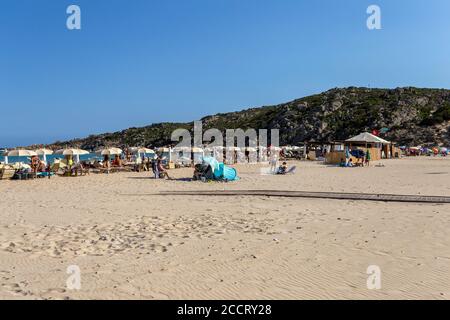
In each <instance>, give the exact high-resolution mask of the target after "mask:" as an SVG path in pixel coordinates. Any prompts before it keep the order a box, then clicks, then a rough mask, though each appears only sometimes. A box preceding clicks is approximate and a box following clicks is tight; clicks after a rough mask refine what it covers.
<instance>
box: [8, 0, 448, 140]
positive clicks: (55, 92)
mask: <svg viewBox="0 0 450 320" xmlns="http://www.w3.org/2000/svg"><path fill="white" fill-rule="evenodd" d="M70 4H77V5H79V6H80V7H81V10H82V30H79V31H69V30H68V29H67V28H66V18H67V16H68V15H67V14H66V8H67V6H68V5H70ZM370 4H378V5H379V6H380V7H381V9H382V27H383V29H382V30H379V31H369V30H368V29H367V27H366V19H367V17H368V15H367V14H366V9H367V7H368V6H369V5H370ZM449 31H450V1H448V0H430V1H426V0H370V1H366V0H345V1H336V0H270V1H269V0H164V1H162V0H160V1H153V0H129V1H125V0H70V1H66V0H2V1H1V4H0V41H1V47H0V111H1V116H0V118H1V126H0V146H14V145H27V144H31V143H50V142H53V141H54V140H56V139H66V138H75V137H84V136H86V135H89V134H94V133H101V132H111V131H116V130H120V129H124V128H128V127H131V126H143V125H147V124H150V123H155V122H161V121H190V120H194V119H199V118H201V117H202V116H205V115H208V114H214V113H217V112H227V111H233V110H240V109H244V108H248V107H254V106H261V105H270V104H277V103H281V102H285V101H289V100H292V99H295V98H299V97H302V96H305V95H309V94H313V93H318V92H321V91H323V90H327V89H329V88H332V87H343V86H350V85H354V86H367V85H369V84H370V85H371V86H372V87H397V86H420V87H439V88H450V33H449Z"/></svg>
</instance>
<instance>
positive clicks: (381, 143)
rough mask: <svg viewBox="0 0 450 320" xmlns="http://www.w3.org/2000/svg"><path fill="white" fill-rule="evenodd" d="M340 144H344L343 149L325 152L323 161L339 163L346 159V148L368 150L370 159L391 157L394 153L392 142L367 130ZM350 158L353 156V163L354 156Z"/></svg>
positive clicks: (355, 160) (354, 160)
mask: <svg viewBox="0 0 450 320" xmlns="http://www.w3.org/2000/svg"><path fill="white" fill-rule="evenodd" d="M341 144H342V145H343V146H344V148H343V149H341V150H339V151H337V150H331V151H330V152H328V153H327V154H326V159H325V163H327V164H339V163H341V161H342V159H344V160H345V159H346V156H347V151H346V150H362V151H364V153H366V152H367V151H369V152H370V156H371V160H372V161H377V160H381V159H388V158H392V157H393V156H395V154H396V148H395V146H394V144H393V143H392V142H390V141H387V140H384V139H382V138H380V137H377V136H375V135H373V134H371V133H368V132H363V133H360V134H359V135H357V136H355V137H352V138H350V139H347V140H345V141H344V142H343V143H341ZM351 158H353V162H354V163H356V162H357V159H356V158H355V157H353V156H351Z"/></svg>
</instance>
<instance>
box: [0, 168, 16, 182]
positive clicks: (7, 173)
mask: <svg viewBox="0 0 450 320" xmlns="http://www.w3.org/2000/svg"><path fill="white" fill-rule="evenodd" d="M15 173H16V170H15V169H12V168H1V169H0V180H8V179H11V178H12V177H13V176H14V174H15Z"/></svg>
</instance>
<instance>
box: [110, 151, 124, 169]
mask: <svg viewBox="0 0 450 320" xmlns="http://www.w3.org/2000/svg"><path fill="white" fill-rule="evenodd" d="M112 166H113V167H121V166H122V159H120V157H119V155H118V154H116V156H115V157H114V160H113V162H112Z"/></svg>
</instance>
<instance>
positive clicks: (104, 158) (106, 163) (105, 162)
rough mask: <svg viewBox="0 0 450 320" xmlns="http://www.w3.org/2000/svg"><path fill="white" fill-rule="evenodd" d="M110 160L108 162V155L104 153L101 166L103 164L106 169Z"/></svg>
mask: <svg viewBox="0 0 450 320" xmlns="http://www.w3.org/2000/svg"><path fill="white" fill-rule="evenodd" d="M110 165H111V164H110V162H109V156H108V155H105V156H104V157H103V164H102V166H103V168H105V169H108V168H109V167H110Z"/></svg>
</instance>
